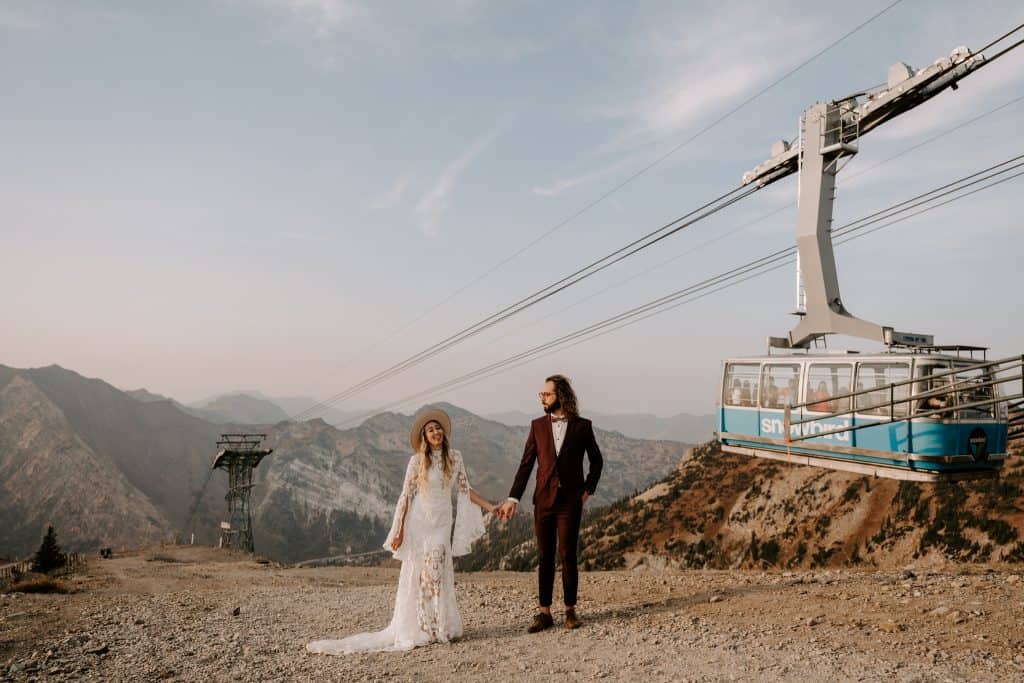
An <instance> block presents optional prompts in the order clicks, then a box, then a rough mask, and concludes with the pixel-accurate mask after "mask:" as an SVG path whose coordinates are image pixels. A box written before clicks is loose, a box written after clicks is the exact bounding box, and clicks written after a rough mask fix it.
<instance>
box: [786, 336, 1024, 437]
mask: <svg viewBox="0 0 1024 683" xmlns="http://www.w3.org/2000/svg"><path fill="white" fill-rule="evenodd" d="M978 370H986V371H988V374H989V377H991V379H985V380H982V381H979V380H978V378H963V379H959V380H958V379H957V375H963V374H964V373H970V372H976V371H978ZM946 377H948V378H950V380H951V381H950V383H949V384H945V385H943V386H940V387H937V388H933V389H928V390H926V391H919V392H916V393H914V392H913V390H912V389H913V387H912V385H914V384H920V383H934V381H935V380H938V379H943V378H946ZM1011 382H1019V383H1020V388H1021V391H1020V393H1015V394H1010V395H1006V396H998V395H996V391H995V389H994V387H997V386H999V385H1003V384H1009V383H1011ZM904 386H911V391H910V393H908V394H907V395H906V396H903V397H899V398H897V397H896V390H897V388H900V387H904ZM986 387H993V392H992V396H991V397H990V398H985V399H981V400H976V401H965V402H961V401H960V398H961V395H962V394H964V395H966V394H968V393H969V392H972V393H976V392H977V390H978V389H983V388H986ZM883 391H888V392H889V400H888V401H883V402H881V403H875V404H871V405H866V406H862V405H858V402H857V397H860V396H866V395H868V394H878V393H880V392H883ZM929 398H951V399H952V400H950V401H949V405H946V406H942V407H937V408H929V409H927V410H920V409H917V410H915V409H914V407H915V405H917V404H920V402H922V401H926V400H928V399H929ZM846 399H849V401H848V405H849V408H848V409H847V410H841V411H830V412H828V413H826V414H824V415H812V416H810V417H808V416H806V415H805V410H808V409H810V407H811V406H816V405H821V403H822V402H823V401H832V402H839V401H843V400H846ZM1014 401H1017V402H1018V403H1016V404H1014V403H1013V402H1014ZM901 404H907V410H906V415H896V406H898V405H901ZM1000 405H1002V406H1003V407H1004V408H1005V409H1006V410H1007V411H1009V409H1010V406H1011V405H1016V406H1024V355H1022V356H1010V357H1007V358H1002V359H999V360H994V361H986V362H983V363H974V364H971V365H965V366H961V367H958V368H953V369H950V370H947V371H943V372H936V373H932V374H930V375H925V376H922V377H912V378H910V379H906V380H901V381H899V382H891V383H889V384H883V385H880V386H874V387H871V388H866V389H859V390H857V391H851V392H848V393H845V394H836V395H834V396H828V397H827V398H824V399H822V398H820V397H819V398H816V399H814V400H810V401H805V402H804V403H798V404H796V405H792V406H791V405H789V404H787V405H786V406H785V407H784V409H783V410H784V415H783V425H784V434H785V440H786V443H791V442H793V441H804V440H807V439H815V438H818V437H822V436H829V435H831V434H843V433H846V432H853V431H857V430H859V429H866V428H868V427H877V426H879V425H886V424H893V423H897V422H909V421H911V420H915V419H917V418H922V417H938V416H942V415H947V414H949V415H951V416H952V417H953V419H955V420H956V421H958V422H959V421H960V420H962V419H963V417H962V413H963V411H967V410H972V409H978V408H986V407H988V406H993V407H999V406H1000ZM886 408H888V412H889V414H888V419H886V416H885V415H884V414H882V415H878V414H877V413H876V414H873V415H871V416H872V417H876V416H877V417H881V418H882V419H880V420H877V421H872V422H864V423H861V424H851V425H844V426H839V427H833V428H832V429H826V430H822V431H815V432H813V433H808V430H807V429H805V428H803V427H802V426H801V425H805V424H810V423H814V422H821V421H822V420H830V419H834V418H837V417H842V416H844V415H853V414H854V413H857V414H865V413H867V414H869V415H870V414H871V411H877V410H883V409H886ZM794 411H798V413H799V418H800V419H793V412H794ZM811 412H821V411H816V410H811ZM901 412H902V411H901ZM993 414H994V415H995V412H994V411H993ZM1011 419H1012V420H1013V421H1014V422H1012V423H1011ZM1004 421H1005V422H1007V423H1008V424H1021V425H1024V414H1022V415H1017V416H1015V417H1013V418H1008V419H1006V420H1004ZM794 427H796V428H797V431H798V432H800V433H798V434H795V435H794V434H793V428H794Z"/></svg>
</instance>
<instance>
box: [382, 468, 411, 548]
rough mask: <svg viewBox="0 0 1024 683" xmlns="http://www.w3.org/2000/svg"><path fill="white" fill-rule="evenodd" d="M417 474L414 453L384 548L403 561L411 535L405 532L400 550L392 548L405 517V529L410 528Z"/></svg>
mask: <svg viewBox="0 0 1024 683" xmlns="http://www.w3.org/2000/svg"><path fill="white" fill-rule="evenodd" d="M416 474H417V458H416V456H415V455H413V456H412V457H411V458H409V466H408V467H406V468H405V481H404V482H403V483H402V494H401V495H400V496H398V502H397V503H396V504H395V517H394V519H393V520H392V521H391V531H389V532H388V537H387V538H386V539H385V540H384V549H385V550H390V551H391V554H392V555H393V556H394V558H395V559H396V560H402V561H403V562H404V561H405V560H407V559H408V558H409V546H410V545H411V543H410V542H409V537H408V534H407V533H404V534H403V540H402V545H400V546H398V550H391V542H392V541H394V540H395V537H396V536H398V532H399V531H401V530H402V520H403V519H405V523H406V525H405V531H408V530H409V520H408V513H409V507H410V506H411V505H412V499H413V496H415V495H416V479H417V477H416Z"/></svg>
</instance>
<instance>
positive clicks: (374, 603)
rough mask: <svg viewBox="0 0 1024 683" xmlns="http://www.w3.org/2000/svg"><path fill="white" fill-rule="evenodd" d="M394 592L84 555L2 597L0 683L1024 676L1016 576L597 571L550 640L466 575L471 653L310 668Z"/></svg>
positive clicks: (486, 581)
mask: <svg viewBox="0 0 1024 683" xmlns="http://www.w3.org/2000/svg"><path fill="white" fill-rule="evenodd" d="M154 556H156V557H162V558H163V560H159V559H158V560H151V559H148V558H152V557H154ZM167 560H175V561H167ZM396 577H397V570H395V569H378V568H373V569H364V568H318V569H288V568H283V567H279V566H275V565H272V564H270V565H261V564H258V563H256V562H253V561H251V560H247V559H244V558H239V557H237V556H230V555H226V554H224V553H220V552H218V551H214V550H210V549H196V548H178V549H161V550H158V551H151V552H144V553H139V554H135V555H133V556H129V557H120V558H115V559H113V560H105V561H101V560H98V559H91V560H90V564H89V566H88V570H87V571H86V572H85V573H84V574H82V575H81V576H80V578H79V579H78V580H77V581H76V583H75V586H76V587H77V588H78V589H79V592H77V593H74V594H71V595H14V596H11V595H8V596H3V597H2V599H0V679H2V678H4V677H6V678H8V679H10V680H16V681H21V680H42V679H43V678H46V679H47V680H62V679H63V680H87V681H133V682H137V681H150V680H162V679H167V680H203V681H205V680H214V681H231V680H239V681H242V680H245V681H248V680H253V681H255V680H267V681H293V680H297V681H304V680H316V681H320V680H337V681H361V680H369V681H372V680H380V681H383V680H398V681H413V680H417V681H422V680H427V681H438V680H446V681H456V680H457V681H463V680H468V681H500V680H510V679H515V680H522V679H523V678H524V676H529V677H530V678H535V677H537V676H546V675H557V676H560V677H563V678H568V679H570V680H590V679H592V678H604V679H608V680H627V679H634V680H645V681H679V680H700V681H705V680H707V681H719V680H765V679H772V680H794V681H796V680H800V681H810V680H844V681H846V680H849V681H856V680H881V679H889V680H893V681H933V680H937V681H943V680H951V681H967V680H995V681H999V680H1005V681H1012V680H1016V681H1019V680H1022V679H1024V578H1022V577H1021V575H1020V569H1019V568H1017V569H1012V568H1011V569H996V570H991V569H985V568H967V569H964V568H954V569H952V570H945V571H937V570H934V569H930V570H924V569H922V570H920V571H916V573H915V572H914V571H907V570H905V571H903V572H870V571H832V572H814V573H788V572H787V573H761V572H718V571H715V572H712V571H687V572H666V573H653V572H652V573H647V572H639V571H633V572H590V573H584V574H583V575H582V577H581V593H582V598H583V599H582V600H581V602H580V611H581V615H582V616H583V617H584V619H585V621H586V623H585V626H584V628H582V629H580V630H578V631H574V632H568V631H565V630H563V629H560V628H558V629H555V630H552V631H548V632H545V633H541V634H537V635H528V634H526V633H525V631H524V627H525V625H526V624H527V623H528V621H529V618H530V615H531V605H532V603H533V595H534V576H533V575H532V574H519V573H506V572H497V573H473V574H460V575H457V582H458V593H459V596H458V597H459V605H460V608H461V610H462V615H463V618H464V619H465V621H466V635H465V637H464V638H463V639H462V640H461V641H459V642H456V643H453V644H451V645H447V646H443V645H435V646H430V647H426V648H420V649H417V650H413V651H412V652H408V653H390V654H389V653H381V654H363V655H352V656H348V657H323V656H311V655H307V654H306V653H305V651H304V650H303V646H304V645H305V643H306V642H308V641H310V640H315V639H318V638H324V637H339V636H343V635H346V634H349V633H353V632H357V631H365V630H373V629H378V628H382V627H384V626H385V625H386V623H387V621H388V619H389V618H390V613H391V602H392V600H393V591H394V582H395V580H396ZM556 600H557V595H556ZM236 608H237V610H238V614H237V615H235V614H234V611H235V610H236Z"/></svg>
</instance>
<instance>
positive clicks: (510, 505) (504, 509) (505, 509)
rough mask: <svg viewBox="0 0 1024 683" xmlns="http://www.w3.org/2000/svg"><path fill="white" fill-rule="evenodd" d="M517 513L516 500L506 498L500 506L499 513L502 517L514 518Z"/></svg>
mask: <svg viewBox="0 0 1024 683" xmlns="http://www.w3.org/2000/svg"><path fill="white" fill-rule="evenodd" d="M515 514H516V504H515V502H514V501H511V500H506V501H505V503H504V504H503V505H502V506H501V508H499V510H498V515H499V516H500V517H501V518H502V519H512V516H513V515H515Z"/></svg>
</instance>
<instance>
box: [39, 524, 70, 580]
mask: <svg viewBox="0 0 1024 683" xmlns="http://www.w3.org/2000/svg"><path fill="white" fill-rule="evenodd" d="M67 560H68V558H67V555H65V554H64V553H62V552H61V551H60V546H59V545H57V532H56V531H54V530H53V525H52V524H51V525H49V526H48V527H47V528H46V535H45V536H43V542H42V544H40V546H39V550H37V551H36V554H35V555H33V556H32V571H34V572H38V573H40V574H45V573H46V572H48V571H50V570H51V569H57V568H58V567H63V566H64V565H65V564H66V563H67Z"/></svg>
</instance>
